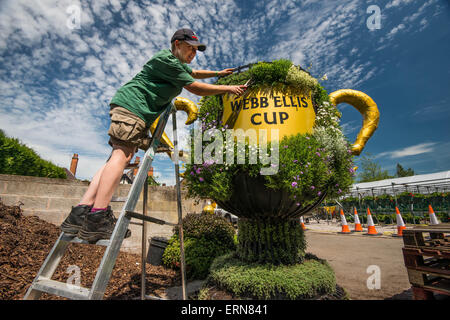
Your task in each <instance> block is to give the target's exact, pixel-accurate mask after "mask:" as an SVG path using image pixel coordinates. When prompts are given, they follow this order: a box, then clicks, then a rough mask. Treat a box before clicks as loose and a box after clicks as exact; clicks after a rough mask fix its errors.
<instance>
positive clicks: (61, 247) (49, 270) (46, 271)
mask: <svg viewBox="0 0 450 320" xmlns="http://www.w3.org/2000/svg"><path fill="white" fill-rule="evenodd" d="M63 238H64V232H61V234H60V235H59V238H58V240H56V242H55V244H54V245H53V248H52V249H51V250H50V253H49V254H48V255H47V257H46V258H45V260H44V263H43V264H42V266H41V268H40V269H39V271H38V273H37V275H36V277H35V278H34V280H33V282H32V283H31V286H30V287H29V288H28V290H27V292H26V293H25V296H24V298H23V299H24V300H37V299H39V298H40V296H41V295H42V291H40V290H36V288H35V286H34V285H35V283H37V282H38V280H39V278H40V277H44V278H48V279H50V278H51V277H52V276H53V274H54V273H55V271H56V268H57V267H58V265H59V263H60V261H61V259H62V257H63V256H64V252H65V251H66V249H67V246H68V245H69V243H68V242H66V241H64V240H63Z"/></svg>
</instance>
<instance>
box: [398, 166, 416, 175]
mask: <svg viewBox="0 0 450 320" xmlns="http://www.w3.org/2000/svg"><path fill="white" fill-rule="evenodd" d="M413 175H414V170H413V169H411V168H409V169H407V170H405V169H404V168H403V167H402V165H401V164H400V163H397V177H398V178H401V177H409V176H413Z"/></svg>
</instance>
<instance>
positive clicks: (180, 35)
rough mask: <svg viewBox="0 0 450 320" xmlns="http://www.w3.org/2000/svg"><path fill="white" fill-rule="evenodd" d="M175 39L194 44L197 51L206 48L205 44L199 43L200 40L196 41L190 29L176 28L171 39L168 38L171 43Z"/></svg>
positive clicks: (195, 36) (196, 38)
mask: <svg viewBox="0 0 450 320" xmlns="http://www.w3.org/2000/svg"><path fill="white" fill-rule="evenodd" d="M175 40H183V41H186V42H187V43H188V44H190V45H191V46H196V47H197V48H198V50H199V51H205V50H206V46H205V45H204V44H203V43H200V41H198V37H197V35H196V34H195V32H194V31H192V30H191V29H179V30H177V31H176V32H175V33H174V34H173V36H172V39H171V40H170V42H171V43H172V42H174V41H175Z"/></svg>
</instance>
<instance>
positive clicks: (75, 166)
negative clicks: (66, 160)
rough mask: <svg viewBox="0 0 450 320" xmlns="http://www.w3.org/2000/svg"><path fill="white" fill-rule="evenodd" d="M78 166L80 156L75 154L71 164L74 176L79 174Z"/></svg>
mask: <svg viewBox="0 0 450 320" xmlns="http://www.w3.org/2000/svg"><path fill="white" fill-rule="evenodd" d="M77 165H78V154H76V153H74V154H73V157H72V162H71V163H70V172H72V174H73V176H74V177H75V174H76V173H77Z"/></svg>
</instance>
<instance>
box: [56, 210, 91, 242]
mask: <svg viewBox="0 0 450 320" xmlns="http://www.w3.org/2000/svg"><path fill="white" fill-rule="evenodd" d="M90 211H91V206H88V205H80V206H76V207H72V210H71V211H70V214H69V216H68V217H67V218H66V220H64V222H63V223H62V224H61V226H60V229H61V231H62V232H64V233H66V234H67V235H70V236H76V235H77V234H78V231H80V229H81V226H82V225H83V221H84V217H85V216H86V214H87V213H89V212H90Z"/></svg>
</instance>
